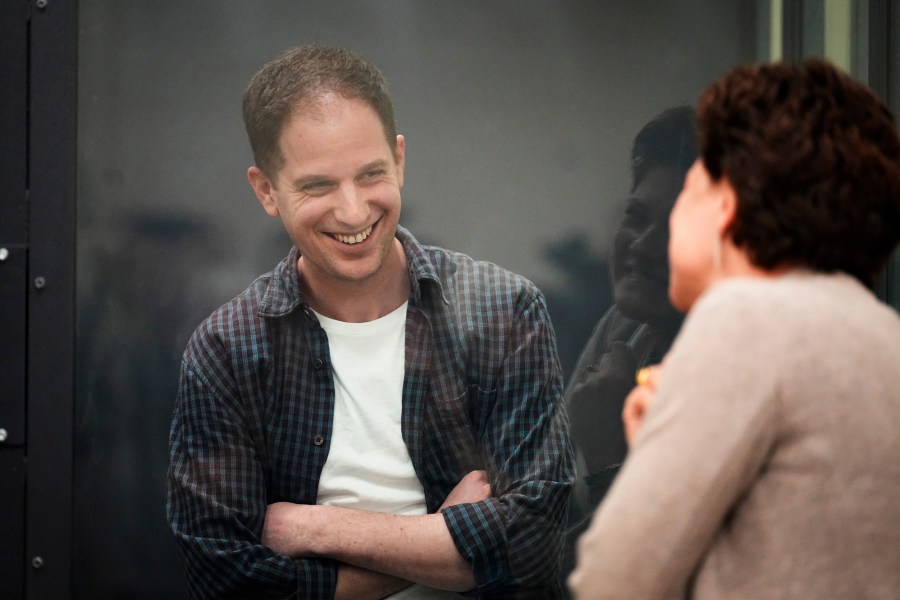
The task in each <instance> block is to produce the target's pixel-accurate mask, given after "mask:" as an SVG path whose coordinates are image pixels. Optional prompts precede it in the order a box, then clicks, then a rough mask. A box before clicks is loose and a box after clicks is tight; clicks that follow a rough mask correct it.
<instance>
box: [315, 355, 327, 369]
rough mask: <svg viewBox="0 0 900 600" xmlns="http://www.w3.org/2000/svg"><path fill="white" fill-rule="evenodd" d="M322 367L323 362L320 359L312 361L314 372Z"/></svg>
mask: <svg viewBox="0 0 900 600" xmlns="http://www.w3.org/2000/svg"><path fill="white" fill-rule="evenodd" d="M324 366H325V361H323V360H322V359H321V358H317V359H316V360H314V361H313V369H315V370H316V371H318V370H319V369H321V368H322V367H324Z"/></svg>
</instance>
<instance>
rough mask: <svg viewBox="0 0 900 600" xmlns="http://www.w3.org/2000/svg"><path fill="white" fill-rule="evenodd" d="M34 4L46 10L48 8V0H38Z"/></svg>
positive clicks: (39, 8)
mask: <svg viewBox="0 0 900 600" xmlns="http://www.w3.org/2000/svg"><path fill="white" fill-rule="evenodd" d="M34 5H35V6H37V7H38V10H44V9H45V8H47V0H37V2H35V3H34Z"/></svg>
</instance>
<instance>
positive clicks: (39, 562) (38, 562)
mask: <svg viewBox="0 0 900 600" xmlns="http://www.w3.org/2000/svg"><path fill="white" fill-rule="evenodd" d="M31 566H32V567H33V568H34V569H43V568H44V559H43V558H41V557H40V556H35V557H34V558H32V559H31Z"/></svg>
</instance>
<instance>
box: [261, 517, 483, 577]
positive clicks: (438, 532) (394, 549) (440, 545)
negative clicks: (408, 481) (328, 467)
mask: <svg viewBox="0 0 900 600" xmlns="http://www.w3.org/2000/svg"><path fill="white" fill-rule="evenodd" d="M273 509H276V511H278V512H274V513H273ZM279 512H280V513H281V514H280V515H279ZM269 515H270V516H274V515H278V516H277V517H276V518H272V519H269V518H267V521H271V524H267V528H268V529H269V532H270V533H269V535H268V543H269V544H270V546H271V547H273V549H275V550H276V551H278V552H283V553H285V554H288V555H290V556H294V557H301V556H318V557H328V558H332V559H334V560H338V561H340V562H342V563H347V564H349V565H355V566H357V567H361V568H363V569H367V570H371V571H377V572H378V573H384V574H386V575H392V576H394V577H399V578H401V579H405V580H408V581H413V582H416V583H422V584H424V585H427V586H430V587H435V588H439V589H445V590H453V591H466V590H469V589H472V588H474V587H475V578H474V576H473V574H472V568H471V566H470V565H469V564H468V563H467V562H466V561H465V560H463V558H462V556H460V554H459V552H458V551H457V550H456V545H455V544H454V542H453V538H452V537H451V535H450V532H449V531H448V530H447V526H446V524H445V521H444V517H443V516H442V515H441V514H430V515H420V516H401V515H390V514H382V513H372V512H365V511H358V510H352V509H348V508H339V507H334V506H318V505H283V506H280V507H278V506H276V505H273V506H272V507H270V509H269ZM275 522H280V523H281V525H277V526H276V523H275Z"/></svg>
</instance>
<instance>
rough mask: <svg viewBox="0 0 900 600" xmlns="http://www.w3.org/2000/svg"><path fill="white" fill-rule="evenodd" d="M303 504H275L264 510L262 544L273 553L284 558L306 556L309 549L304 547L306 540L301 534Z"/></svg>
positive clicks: (305, 506)
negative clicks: (282, 555)
mask: <svg viewBox="0 0 900 600" xmlns="http://www.w3.org/2000/svg"><path fill="white" fill-rule="evenodd" d="M306 508H307V505H305V504H293V503H291V502H276V503H274V504H270V505H269V507H268V508H267V509H266V520H265V522H263V531H262V543H263V545H265V546H267V547H268V548H269V549H271V550H272V551H273V552H277V553H278V554H284V555H285V556H290V557H297V556H304V555H307V554H308V553H309V551H310V549H309V548H308V547H306V546H304V544H303V541H304V539H305V538H306V536H305V535H304V532H303V528H302V526H303V524H304V523H305V521H304V519H303V511H304V510H305V509H306Z"/></svg>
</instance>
